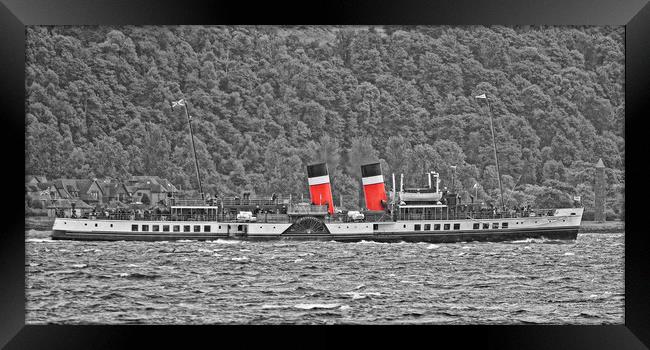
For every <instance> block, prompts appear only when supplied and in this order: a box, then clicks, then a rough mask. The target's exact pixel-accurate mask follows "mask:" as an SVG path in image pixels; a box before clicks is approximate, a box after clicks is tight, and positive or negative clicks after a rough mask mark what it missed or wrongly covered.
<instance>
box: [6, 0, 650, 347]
mask: <svg viewBox="0 0 650 350" xmlns="http://www.w3.org/2000/svg"><path fill="white" fill-rule="evenodd" d="M306 23H309V24H424V25H435V24H450V25H468V24H485V25H490V24H501V25H519V24H550V25H624V26H625V28H626V31H625V33H626V34H625V37H626V42H625V54H626V64H625V95H626V122H625V129H626V130H625V148H626V160H627V161H626V163H625V164H626V166H625V177H626V203H625V210H626V214H627V215H626V235H625V324H624V325H620V326H532V325H531V326H514V325H513V326H417V327H414V326H406V327H405V326H401V327H384V326H382V327H373V326H371V327H366V326H329V327H326V328H318V327H305V326H294V327H254V328H246V327H239V326H237V327H234V326H220V327H218V328H215V327H212V326H199V327H186V326H173V327H169V326H162V327H154V326H58V325H48V326H32V325H28V326H26V325H25V239H24V236H23V235H22V234H21V233H22V229H23V228H24V221H23V220H22V214H24V213H20V212H19V207H20V205H19V204H18V203H22V198H23V196H24V194H23V193H21V192H22V187H21V186H20V183H21V182H20V181H21V180H22V179H23V178H22V177H21V175H20V174H19V170H18V169H19V168H22V169H24V154H19V153H18V152H16V151H14V149H15V148H17V145H18V144H19V143H20V142H22V143H23V145H24V138H23V136H22V135H24V134H25V125H24V117H25V100H24V99H25V96H24V92H25V87H24V71H25V62H24V59H25V55H24V48H25V25H62V24H70V25H78V24H81V25H102V24H114V25H120V24H145V25H158V24H159V25H163V24H306ZM649 43H650V4H648V3H647V0H636V1H631V0H628V1H616V0H594V1H588V0H571V1H568V0H553V1H550V0H546V1H531V0H507V1H499V0H492V1H469V0H461V1H453V0H447V1H437V2H433V1H393V2H381V1H380V2H377V1H355V2H352V1H327V2H325V1H310V2H302V3H301V2H295V3H277V2H264V3H262V2H260V3H258V4H255V3H250V2H231V3H223V2H219V3H215V2H207V1H206V2H200V1H188V0H186V1H169V0H162V1H153V0H151V1H117V0H115V1H110V0H109V1H83V0H58V1H52V0H50V1H48V0H0V77H1V78H2V79H0V97H1V99H0V101H2V102H3V103H2V112H1V113H2V114H1V115H2V120H3V125H2V126H3V134H4V135H3V137H2V138H0V139H2V141H1V142H2V146H3V147H2V153H1V154H2V155H3V162H5V163H7V165H9V164H10V166H6V167H5V171H4V176H3V178H4V179H5V184H6V186H4V189H5V191H8V192H9V193H8V194H7V195H6V196H8V198H7V199H6V200H5V201H3V202H4V203H6V204H9V205H6V206H5V208H4V209H3V212H4V214H5V215H4V216H3V218H4V219H5V220H3V222H4V223H6V224H5V225H7V224H8V225H9V227H6V226H5V227H3V228H2V230H1V231H0V271H1V276H2V277H1V282H0V346H6V348H7V349H31V348H66V349H70V348H84V349H85V348H123V347H133V346H134V345H136V344H137V341H146V342H147V344H148V345H149V347H153V346H157V345H170V344H174V343H176V344H182V345H183V346H184V347H191V345H192V344H196V342H202V341H207V342H208V343H207V344H211V345H214V346H220V345H222V344H225V343H226V342H232V341H235V342H236V343H235V344H236V345H238V346H247V345H250V344H252V343H258V344H259V345H263V346H268V345H271V344H273V343H274V344H276V345H281V346H282V345H284V346H286V345H294V346H296V345H300V344H301V343H300V342H298V341H297V339H298V337H296V336H297V335H299V336H301V337H307V340H306V341H307V342H309V343H307V344H310V345H311V344H314V343H316V344H317V345H320V346H332V345H339V344H344V343H345V344H352V343H363V344H365V345H368V346H369V345H371V344H373V343H376V344H382V345H388V343H391V342H392V343H397V344H399V345H400V347H402V348H404V347H406V346H409V343H412V342H413V341H424V343H420V344H424V345H425V346H440V345H441V344H442V343H443V342H445V343H447V344H450V345H451V346H453V347H467V346H472V347H476V346H480V347H487V348H499V349H505V348H517V349H519V348H536V349H541V348H549V349H551V348H552V349H564V348H566V349H568V348H570V349H600V348H616V349H643V348H646V346H644V344H646V345H647V344H650V324H649V319H650V316H649V315H650V307H649V306H650V273H649V272H648V270H649V269H648V267H649V266H650V264H649V258H648V256H650V254H647V253H646V247H647V246H648V245H647V243H648V241H649V240H648V238H647V237H648V235H647V233H646V230H645V226H646V225H644V223H643V222H641V220H640V212H641V211H642V210H643V209H644V208H643V204H644V203H643V199H644V197H643V194H644V191H640V190H641V189H644V188H645V187H647V186H644V182H647V180H645V179H642V177H646V176H644V175H645V174H644V171H643V167H644V163H646V161H645V159H644V158H645V157H644V153H645V152H644V151H645V150H646V148H647V147H646V145H645V142H644V141H645V140H644V139H643V136H644V134H645V132H646V131H645V130H647V129H646V128H645V126H646V124H645V123H644V122H645V120H644V119H646V118H648V117H647V116H645V115H644V114H647V111H648V110H650V108H649V107H650V102H649V101H650V68H649V67H650V44H649ZM635 170H636V171H635ZM644 180H645V181H644ZM13 203H15V204H16V205H11V204H13ZM630 218H632V219H630ZM8 219H9V220H8ZM395 330H398V331H399V334H398V335H396V333H394V331H395ZM340 333H345V335H346V336H347V337H345V338H344V337H341V336H340V335H339V334H340ZM231 344H232V343H231Z"/></svg>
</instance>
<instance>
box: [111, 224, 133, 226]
mask: <svg viewBox="0 0 650 350" xmlns="http://www.w3.org/2000/svg"><path fill="white" fill-rule="evenodd" d="M136 226H137V225H136ZM111 227H113V224H111Z"/></svg>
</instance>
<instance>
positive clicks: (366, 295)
mask: <svg viewBox="0 0 650 350" xmlns="http://www.w3.org/2000/svg"><path fill="white" fill-rule="evenodd" d="M341 295H344V296H346V297H348V298H351V299H352V300H357V299H367V298H370V297H378V296H381V293H379V292H345V293H341Z"/></svg>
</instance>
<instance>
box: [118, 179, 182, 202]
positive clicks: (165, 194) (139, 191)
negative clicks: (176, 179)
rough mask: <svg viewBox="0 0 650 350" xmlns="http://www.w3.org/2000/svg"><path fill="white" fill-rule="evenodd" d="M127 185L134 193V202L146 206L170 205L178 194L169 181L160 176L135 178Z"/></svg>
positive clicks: (128, 181)
mask: <svg viewBox="0 0 650 350" xmlns="http://www.w3.org/2000/svg"><path fill="white" fill-rule="evenodd" d="M126 185H127V186H126V187H127V189H129V190H130V191H132V193H133V197H132V199H133V201H134V202H141V203H145V204H158V203H161V204H169V199H170V198H174V196H175V194H176V192H178V190H177V189H176V187H175V186H174V185H173V184H172V183H171V182H170V181H169V180H167V179H163V178H160V177H158V176H133V177H131V179H129V180H127V182H126ZM147 202H148V203H147Z"/></svg>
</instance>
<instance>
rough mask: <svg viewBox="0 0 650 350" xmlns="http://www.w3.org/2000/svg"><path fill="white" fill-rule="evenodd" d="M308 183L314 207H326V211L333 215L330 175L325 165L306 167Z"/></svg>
mask: <svg viewBox="0 0 650 350" xmlns="http://www.w3.org/2000/svg"><path fill="white" fill-rule="evenodd" d="M307 177H308V181H309V196H310V198H311V203H312V204H314V205H327V211H328V212H329V213H330V214H334V201H332V188H331V187H330V175H329V172H328V171H327V164H326V163H319V164H313V165H308V166H307Z"/></svg>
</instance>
